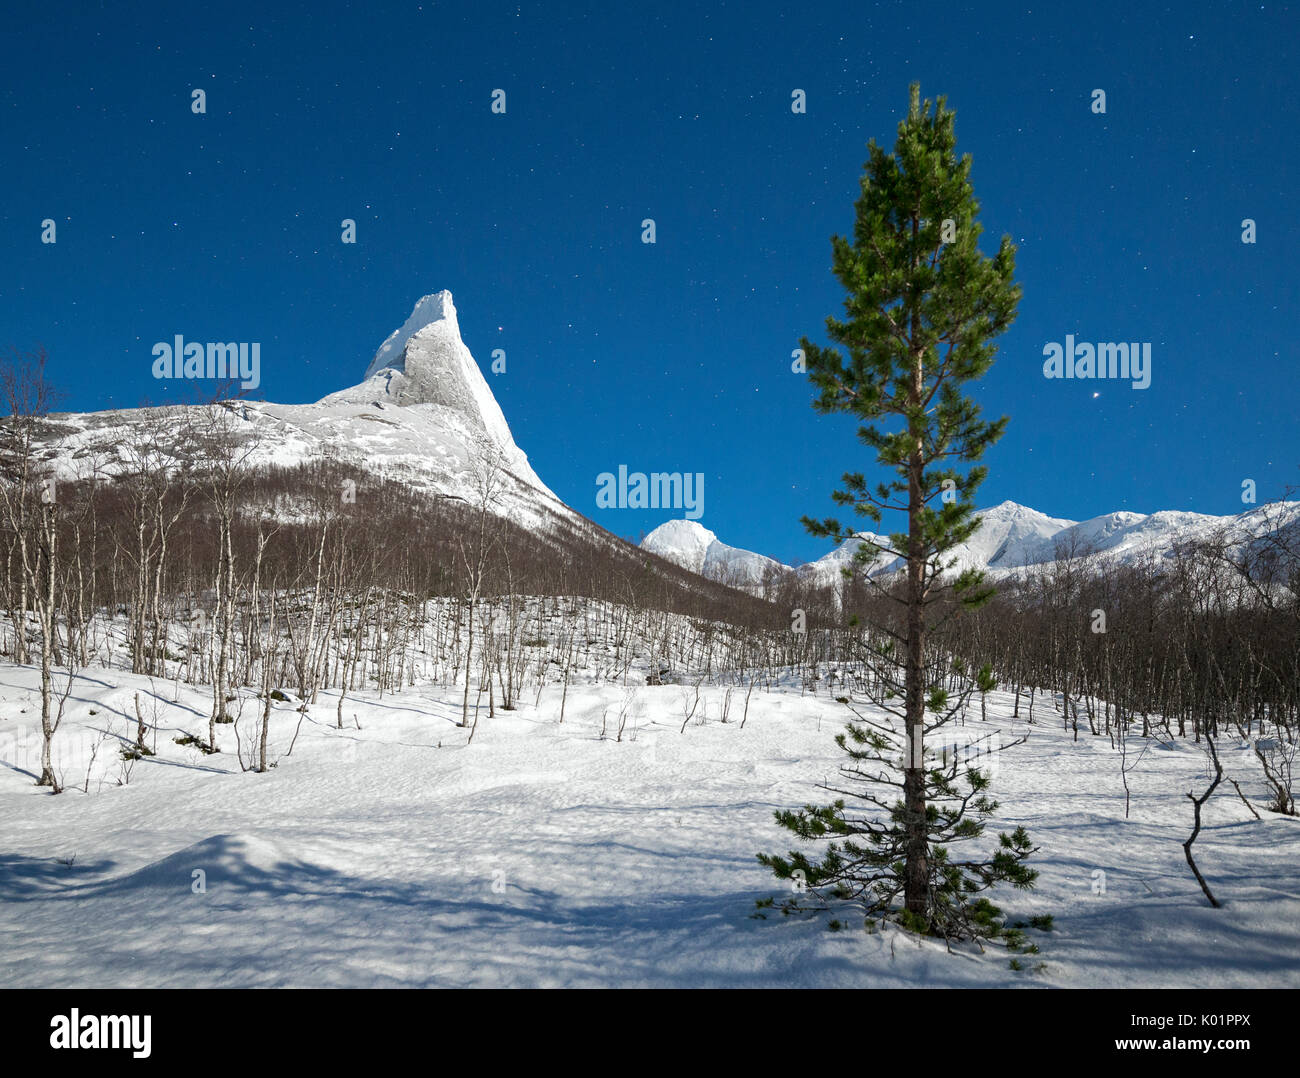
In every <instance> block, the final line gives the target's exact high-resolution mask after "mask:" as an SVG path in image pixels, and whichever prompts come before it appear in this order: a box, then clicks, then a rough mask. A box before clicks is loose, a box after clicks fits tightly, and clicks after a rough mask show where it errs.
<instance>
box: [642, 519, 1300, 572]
mask: <svg viewBox="0 0 1300 1078" xmlns="http://www.w3.org/2000/svg"><path fill="white" fill-rule="evenodd" d="M976 516H977V517H979V518H980V520H981V527H980V529H979V530H978V531H977V532H976V533H975V534H974V535H973V536H972V537H971V539H970V541H969V542H967V543H963V544H961V545H959V546H958V547H956V548H955V549H954V550H953V551H952V552H951V554H950V555H949V557H950V558H955V559H956V562H957V564H956V566H955V570H957V571H960V570H961V569H966V568H976V569H983V570H986V571H988V572H989V573H990V574H992V575H993V576H994V577H996V576H998V575H1000V574H1010V573H1014V572H1016V571H1017V570H1020V569H1024V568H1026V567H1028V566H1034V565H1044V564H1047V563H1050V562H1053V561H1056V560H1057V559H1058V557H1072V556H1080V555H1083V554H1085V553H1091V554H1094V555H1095V556H1096V557H1097V558H1098V560H1099V561H1100V562H1101V563H1103V564H1132V563H1135V562H1137V561H1139V560H1141V559H1143V558H1146V557H1154V558H1156V559H1157V560H1162V559H1164V558H1167V557H1169V556H1170V555H1171V554H1172V552H1173V550H1174V548H1175V546H1177V545H1178V544H1180V543H1184V542H1188V541H1191V540H1196V539H1206V538H1209V537H1211V536H1213V535H1218V534H1222V535H1224V537H1225V538H1226V539H1227V540H1228V542H1229V543H1230V544H1233V545H1240V544H1243V543H1247V542H1250V541H1251V540H1254V539H1257V538H1259V537H1260V536H1262V535H1265V534H1268V533H1269V532H1272V531H1276V530H1278V529H1280V528H1296V527H1300V502H1283V503H1279V504H1277V505H1271V506H1270V505H1263V506H1256V507H1254V508H1251V509H1248V510H1246V511H1244V512H1242V513H1239V514H1236V515H1229V516H1211V515H1208V514H1204V513H1190V512H1183V511H1178V510H1164V511H1161V512H1156V513H1150V514H1143V513H1134V512H1130V511H1127V510H1120V511H1118V512H1114V513H1106V514H1103V515H1102V516H1099V517H1093V518H1092V519H1090V520H1085V521H1082V522H1079V521H1073V520H1066V519H1063V518H1057V517H1050V516H1048V515H1046V514H1045V513H1040V512H1039V511H1038V510H1036V509H1031V508H1029V507H1028V506H1024V505H1019V504H1017V503H1016V502H1011V501H1005V502H1002V503H1001V504H1000V505H995V506H992V507H990V508H988V509H981V510H978V511H977V512H976ZM864 541H865V542H875V543H878V544H881V545H883V546H886V547H888V545H889V537H888V536H887V535H875V534H873V533H871V532H858V533H857V535H856V536H855V537H854V538H851V539H847V540H845V541H844V542H843V543H841V544H840V545H839V546H837V547H836V548H835V549H834V550H832V551H830V552H829V553H828V554H825V555H823V556H822V557H820V558H818V559H817V560H816V561H812V562H807V563H805V564H803V565H798V566H788V565H782V564H781V563H780V562H776V561H774V560H773V559H772V558H768V557H765V556H763V555H762V554H755V553H753V552H751V551H747V550H743V549H740V548H737V547H731V546H727V545H726V544H724V543H722V542H721V541H720V540H719V539H718V537H717V536H716V535H714V533H713V532H711V531H709V530H708V529H707V528H704V527H703V526H702V525H700V524H699V523H697V522H695V521H688V520H671V521H669V522H668V523H666V524H662V525H660V526H659V527H658V528H656V529H655V530H654V531H652V532H651V533H650V534H649V535H647V536H646V537H645V539H644V540H642V543H641V546H642V549H644V550H648V551H651V552H652V553H655V554H658V555H659V556H660V557H663V558H666V559H668V560H669V561H672V562H674V563H676V564H677V565H681V566H682V567H684V568H687V569H690V570H692V571H693V572H697V573H701V575H704V576H709V577H710V578H712V579H719V578H720V577H719V576H718V575H717V574H718V572H719V571H720V570H721V569H722V568H724V567H725V568H726V569H727V570H730V571H731V572H733V573H735V574H738V577H739V582H741V583H743V584H753V583H757V582H759V581H761V580H762V579H764V575H765V574H766V573H768V572H769V571H770V569H771V568H773V567H774V568H775V570H776V571H777V573H778V574H780V573H793V574H796V575H797V576H798V577H800V578H802V579H806V580H809V581H810V582H811V583H813V584H814V585H816V586H827V585H836V584H837V583H838V582H839V581H840V580H842V579H843V577H842V573H841V570H842V569H844V568H847V567H849V566H850V564H851V563H852V561H853V558H854V556H855V555H856V553H857V551H858V550H859V549H860V548H861V546H862V545H863V543H864ZM715 551H716V553H715ZM702 554H703V556H702ZM901 564H902V562H901V559H900V558H898V557H895V556H892V555H890V554H889V553H887V552H881V553H879V554H877V555H876V557H875V559H874V560H873V563H872V565H871V567H870V569H869V572H870V573H872V574H876V573H883V572H890V571H894V570H897V569H899V568H900V567H901Z"/></svg>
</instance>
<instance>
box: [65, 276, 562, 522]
mask: <svg viewBox="0 0 1300 1078" xmlns="http://www.w3.org/2000/svg"><path fill="white" fill-rule="evenodd" d="M176 407H177V408H180V409H181V410H182V411H184V412H188V413H191V414H193V413H194V412H196V411H197V410H198V409H199V408H200V407H201V406H176ZM225 407H227V408H228V409H229V411H230V413H231V414H232V416H233V417H234V420H235V426H236V430H237V432H238V434H239V435H240V436H241V437H242V438H245V439H249V440H251V442H252V449H251V455H250V458H249V463H250V464H252V465H280V466H292V465H295V464H300V463H303V462H305V461H309V460H312V459H314V458H315V459H319V458H335V459H340V460H343V461H346V462H348V463H351V464H353V465H355V466H357V467H359V468H363V469H365V470H368V471H373V472H376V473H378V474H381V475H383V476H385V477H387V478H390V479H398V480H401V481H403V482H406V483H409V484H410V485H411V486H412V487H413V488H415V489H420V490H424V491H427V492H430V493H433V494H437V495H441V496H443V497H448V498H456V499H462V500H465V501H470V502H472V501H474V499H475V488H476V475H477V474H478V473H479V472H481V470H482V468H483V464H482V462H483V460H484V459H485V458H486V457H495V458H497V459H498V460H499V461H500V467H501V470H502V471H503V473H504V477H505V483H504V488H505V489H504V490H503V493H502V496H501V503H500V505H499V506H498V511H499V512H502V513H505V514H507V515H510V516H511V517H512V518H514V519H516V520H517V521H518V522H520V523H523V524H526V525H528V526H530V527H544V526H546V525H547V524H548V523H549V522H551V521H552V520H553V519H554V518H555V517H556V516H559V517H562V518H565V519H567V520H569V521H571V522H572V521H577V520H582V519H583V518H581V517H579V515H578V514H577V513H575V512H574V511H573V510H572V509H570V508H569V507H568V506H566V505H565V504H564V503H563V502H562V501H560V499H559V498H558V497H556V495H555V494H554V492H552V491H551V489H550V488H549V487H547V486H546V484H545V483H543V482H542V480H541V478H540V477H539V476H538V475H537V473H536V472H534V471H533V468H532V466H531V465H530V464H529V462H528V457H527V455H526V454H525V453H524V452H523V450H522V449H520V448H519V447H518V446H517V445H516V444H515V441H514V438H513V436H512V435H511V433H510V428H509V425H508V424H507V423H506V419H505V416H504V415H503V414H502V412H501V408H500V406H499V405H498V404H497V402H496V398H495V397H493V395H492V391H491V389H490V388H489V387H488V384H487V382H486V380H485V379H484V377H483V375H482V373H481V372H480V371H479V367H478V364H477V363H476V362H475V360H474V357H473V355H472V354H471V353H470V350H469V348H468V347H467V346H466V345H465V343H464V341H463V340H462V339H461V336H460V326H459V323H458V321H457V318H456V307H455V304H454V303H453V301H452V295H451V293H450V292H447V291H442V292H437V293H434V294H432V295H428V296H425V297H423V298H422V299H420V300H419V301H418V302H417V303H416V304H415V307H414V309H413V310H412V311H411V315H410V317H408V318H407V320H406V321H405V323H403V325H402V326H401V327H400V328H399V329H397V330H395V331H394V332H393V333H392V334H390V335H389V337H388V338H387V339H386V340H385V341H384V343H383V344H382V345H380V347H379V350H378V351H377V352H376V353H375V356H374V358H373V359H372V360H371V361H370V364H369V366H368V367H367V369H366V376H365V378H364V379H363V380H362V381H361V382H360V383H358V384H357V385H355V386H351V387H349V388H347V389H343V390H340V391H338V392H336V393H331V394H329V395H327V396H325V397H323V398H322V399H321V400H319V401H317V402H315V403H313V404H272V403H267V402H252V401H248V402H245V401H238V402H231V403H228V404H227V405H225ZM174 415H175V412H174V410H171V409H165V408H164V409H157V408H137V409H125V410H118V411H109V412H90V413H80V414H76V413H72V414H64V415H59V416H56V417H53V419H54V428H55V432H56V435H57V437H56V438H55V440H54V442H53V443H52V444H51V445H50V447H49V449H48V451H47V459H48V460H49V461H50V463H51V464H53V465H54V467H55V469H56V471H57V473H58V474H59V476H60V478H62V479H72V478H86V477H87V476H88V475H90V474H91V472H92V471H94V470H96V469H99V470H100V471H101V472H102V471H109V472H112V471H114V470H115V469H126V468H129V466H130V453H129V450H128V447H129V446H130V445H131V444H132V443H133V442H135V443H138V442H139V441H140V439H141V437H142V436H143V435H144V433H145V431H146V429H147V428H149V427H150V426H151V425H153V424H157V423H158V422H159V421H160V418H161V421H162V422H164V423H166V422H170V419H168V418H163V417H174Z"/></svg>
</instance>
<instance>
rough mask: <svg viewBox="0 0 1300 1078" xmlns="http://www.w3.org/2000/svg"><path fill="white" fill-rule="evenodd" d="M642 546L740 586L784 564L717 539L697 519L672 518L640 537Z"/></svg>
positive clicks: (757, 581)
mask: <svg viewBox="0 0 1300 1078" xmlns="http://www.w3.org/2000/svg"><path fill="white" fill-rule="evenodd" d="M641 549H642V550H648V551H650V553H652V554H658V555H659V556H660V557H661V558H666V559H667V560H668V561H671V562H673V563H674V564H676V565H680V566H682V567H683V568H684V569H689V570H691V572H693V573H699V574H700V575H701V576H705V577H708V578H709V579H710V580H718V581H721V582H722V583H725V584H732V585H735V586H738V587H753V586H756V585H758V584H760V583H762V581H763V579H764V578H765V577H766V576H767V575H769V574H770V573H772V572H782V571H784V569H785V567H784V566H783V565H781V563H780V562H778V561H775V560H773V559H772V558H768V557H764V556H763V555H762V554H755V553H753V552H751V551H748V550H738V549H737V548H736V547H733V546H727V544H726V543H720V542H718V537H717V536H716V535H714V534H713V532H711V531H709V529H708V528H706V527H704V525H703V524H700V523H699V522H698V521H694V520H670V521H667V522H666V523H664V524H660V525H659V527H657V528H655V530H654V531H652V532H651V533H650V534H649V535H647V536H646V537H645V538H644V539H642V540H641Z"/></svg>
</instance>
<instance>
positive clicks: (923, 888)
mask: <svg viewBox="0 0 1300 1078" xmlns="http://www.w3.org/2000/svg"><path fill="white" fill-rule="evenodd" d="M921 362H922V357H921V356H920V355H919V354H918V355H916V356H915V357H914V360H913V372H912V396H913V399H914V401H915V403H916V404H918V405H919V403H920V399H921V391H922V371H921ZM924 467H925V461H924V457H923V450H922V446H921V442H920V439H919V438H918V440H917V444H916V448H915V449H914V450H913V451H912V454H911V459H910V461H909V468H908V507H907V526H908V544H907V671H906V677H905V684H904V689H905V693H906V697H907V761H906V763H907V766H906V768H905V770H904V774H903V802H904V807H905V810H906V824H905V826H906V832H907V840H906V845H907V856H906V865H905V868H904V889H903V900H904V904H905V906H906V908H907V912H908V913H910V914H912V915H913V916H914V917H916V918H919V919H920V920H921V921H922V922H928V920H929V918H928V916H927V911H928V907H929V882H930V849H929V842H928V836H927V834H926V818H925V817H926V812H925V808H926V805H925V605H924V603H925V595H924V588H925V539H924V536H923V534H922V521H921V511H922V509H923V508H924V506H925V494H924V491H923V490H922V482H921V478H922V473H923V470H924Z"/></svg>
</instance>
